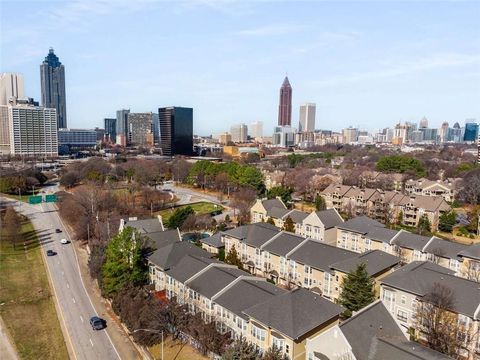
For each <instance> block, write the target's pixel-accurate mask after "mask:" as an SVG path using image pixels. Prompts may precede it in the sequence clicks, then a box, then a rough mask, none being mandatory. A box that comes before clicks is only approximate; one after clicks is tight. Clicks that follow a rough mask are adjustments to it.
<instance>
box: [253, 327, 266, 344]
mask: <svg viewBox="0 0 480 360" xmlns="http://www.w3.org/2000/svg"><path fill="white" fill-rule="evenodd" d="M252 336H253V337H254V338H255V339H257V340H260V341H265V330H263V329H260V328H259V327H256V326H255V325H252Z"/></svg>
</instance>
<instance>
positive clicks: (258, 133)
mask: <svg viewBox="0 0 480 360" xmlns="http://www.w3.org/2000/svg"><path fill="white" fill-rule="evenodd" d="M250 136H251V137H252V138H254V139H255V138H260V137H262V136H263V121H254V122H252V124H251V125H250Z"/></svg>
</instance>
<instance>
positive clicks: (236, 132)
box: [230, 124, 248, 143]
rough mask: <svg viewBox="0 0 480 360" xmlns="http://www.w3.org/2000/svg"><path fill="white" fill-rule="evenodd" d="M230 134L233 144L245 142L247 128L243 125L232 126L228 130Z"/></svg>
mask: <svg viewBox="0 0 480 360" xmlns="http://www.w3.org/2000/svg"><path fill="white" fill-rule="evenodd" d="M230 134H232V141H233V142H235V143H244V142H247V134H248V128H247V125H245V124H237V125H233V126H232V127H231V128H230Z"/></svg>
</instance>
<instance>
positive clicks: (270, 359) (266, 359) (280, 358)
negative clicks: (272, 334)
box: [261, 346, 288, 360]
mask: <svg viewBox="0 0 480 360" xmlns="http://www.w3.org/2000/svg"><path fill="white" fill-rule="evenodd" d="M261 360H288V356H287V355H285V354H284V353H283V352H282V351H281V350H280V349H279V348H277V347H275V346H272V347H271V348H269V349H268V350H267V351H265V353H264V354H263V356H262V357H261Z"/></svg>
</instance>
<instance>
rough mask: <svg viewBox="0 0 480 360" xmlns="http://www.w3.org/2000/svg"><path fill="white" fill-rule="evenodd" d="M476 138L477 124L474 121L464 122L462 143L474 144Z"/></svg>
mask: <svg viewBox="0 0 480 360" xmlns="http://www.w3.org/2000/svg"><path fill="white" fill-rule="evenodd" d="M477 137H478V124H477V123H476V122H475V119H468V120H466V121H465V133H464V135H463V141H466V142H475V141H477Z"/></svg>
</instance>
